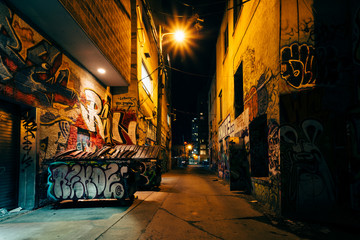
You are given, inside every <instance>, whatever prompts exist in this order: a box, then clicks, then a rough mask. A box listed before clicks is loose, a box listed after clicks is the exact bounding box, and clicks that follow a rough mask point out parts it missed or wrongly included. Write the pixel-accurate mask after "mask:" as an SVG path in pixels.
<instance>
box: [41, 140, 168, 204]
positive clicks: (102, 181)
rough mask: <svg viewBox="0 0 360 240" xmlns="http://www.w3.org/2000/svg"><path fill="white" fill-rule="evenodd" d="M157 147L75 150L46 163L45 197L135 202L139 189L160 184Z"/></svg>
mask: <svg viewBox="0 0 360 240" xmlns="http://www.w3.org/2000/svg"><path fill="white" fill-rule="evenodd" d="M159 153H160V147H159V146H138V145H117V146H115V147H109V146H105V147H103V148H102V149H100V150H98V151H96V152H85V151H79V150H76V149H73V150H67V151H64V152H61V153H59V154H57V155H56V156H54V157H53V158H51V159H47V160H45V162H44V163H45V164H47V165H48V187H47V195H48V198H49V199H50V200H52V201H56V202H59V201H63V200H74V201H76V200H79V199H118V200H130V201H133V200H134V193H135V192H136V191H137V189H139V188H151V187H154V186H159V185H160V183H161V167H160V166H161V164H160V159H159Z"/></svg>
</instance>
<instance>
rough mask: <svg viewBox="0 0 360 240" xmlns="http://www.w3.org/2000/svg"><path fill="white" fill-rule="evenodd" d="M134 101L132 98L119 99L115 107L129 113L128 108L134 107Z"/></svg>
mask: <svg viewBox="0 0 360 240" xmlns="http://www.w3.org/2000/svg"><path fill="white" fill-rule="evenodd" d="M136 101H137V100H136V98H134V97H119V98H118V99H117V101H116V107H117V108H120V109H126V110H127V111H129V110H130V108H132V107H135V106H136Z"/></svg>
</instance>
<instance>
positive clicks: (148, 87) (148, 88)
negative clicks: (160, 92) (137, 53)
mask: <svg viewBox="0 0 360 240" xmlns="http://www.w3.org/2000/svg"><path fill="white" fill-rule="evenodd" d="M141 81H142V86H143V88H144V90H145V92H146V93H147V94H148V95H149V96H151V95H152V93H153V83H152V79H151V77H150V75H149V72H148V71H147V69H146V68H145V65H144V63H143V64H141Z"/></svg>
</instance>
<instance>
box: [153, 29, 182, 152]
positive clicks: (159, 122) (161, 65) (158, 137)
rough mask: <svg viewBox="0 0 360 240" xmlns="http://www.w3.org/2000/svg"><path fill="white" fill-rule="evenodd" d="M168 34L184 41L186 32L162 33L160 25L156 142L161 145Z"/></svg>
mask: <svg viewBox="0 0 360 240" xmlns="http://www.w3.org/2000/svg"><path fill="white" fill-rule="evenodd" d="M166 35H175V37H176V40H177V41H182V40H183V39H184V33H183V32H181V31H177V32H170V33H162V31H161V25H160V26H159V70H158V99H157V101H158V102H157V103H158V104H157V130H156V144H157V145H159V146H161V128H162V101H163V98H162V96H163V88H164V82H163V72H164V69H165V66H164V59H163V51H162V42H163V38H164V36H166Z"/></svg>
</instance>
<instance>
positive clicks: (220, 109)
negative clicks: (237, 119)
mask: <svg viewBox="0 0 360 240" xmlns="http://www.w3.org/2000/svg"><path fill="white" fill-rule="evenodd" d="M221 121H222V90H220V93H219V123H220V122H221Z"/></svg>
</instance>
